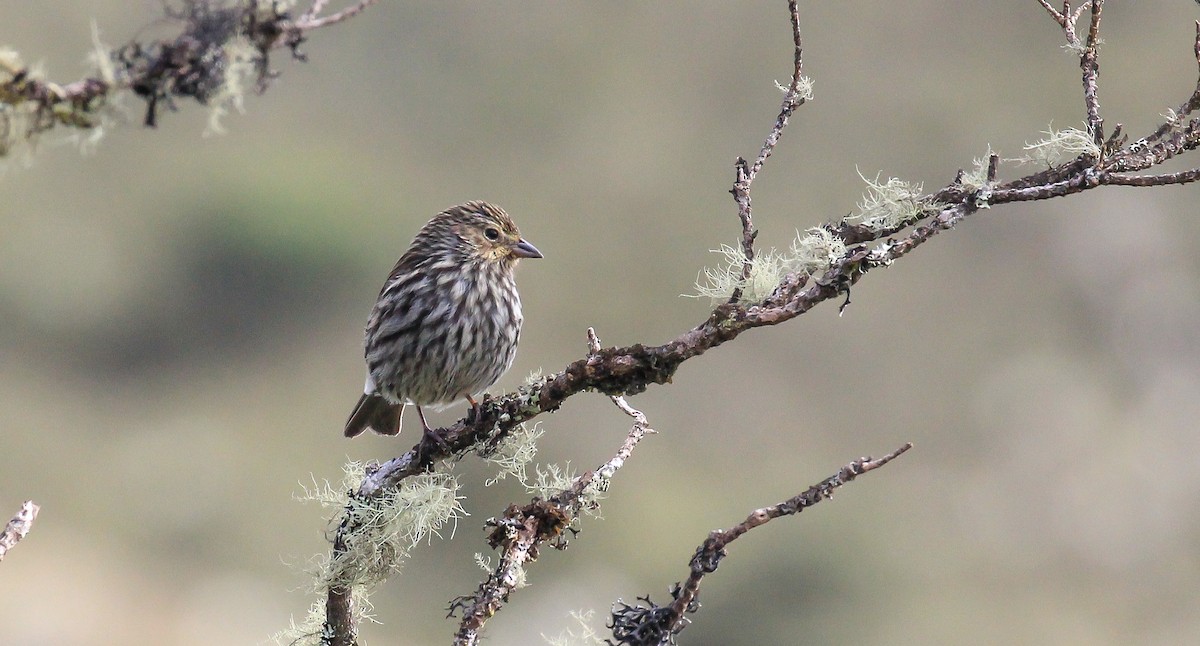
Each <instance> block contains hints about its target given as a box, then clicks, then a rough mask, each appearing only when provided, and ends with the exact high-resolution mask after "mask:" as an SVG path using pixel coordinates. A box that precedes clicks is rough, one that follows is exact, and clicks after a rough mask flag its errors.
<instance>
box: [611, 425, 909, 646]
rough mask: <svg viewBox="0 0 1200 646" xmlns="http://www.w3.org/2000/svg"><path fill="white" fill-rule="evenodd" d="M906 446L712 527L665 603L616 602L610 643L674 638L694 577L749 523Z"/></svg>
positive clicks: (644, 645)
mask: <svg viewBox="0 0 1200 646" xmlns="http://www.w3.org/2000/svg"><path fill="white" fill-rule="evenodd" d="M911 448H912V444H911V443H908V444H905V445H904V446H901V447H900V448H899V449H896V450H895V451H893V452H891V453H889V454H887V455H885V456H883V457H882V458H879V459H877V460H876V459H873V458H870V457H866V458H860V459H858V460H855V461H853V462H851V463H850V464H847V465H846V466H844V467H842V468H841V470H840V471H838V472H837V473H835V474H833V475H832V476H829V477H828V478H826V479H825V480H823V481H821V482H819V483H817V484H815V485H813V486H811V487H809V488H808V490H807V491H805V492H804V493H801V494H799V495H797V496H794V497H792V498H789V499H787V500H785V501H783V502H781V503H778V504H775V505H771V506H769V507H763V508H762V509H756V510H754V511H753V512H752V513H751V514H750V515H749V516H747V517H746V520H743V521H742V522H740V523H738V524H737V525H734V526H733V527H731V528H729V529H726V530H715V531H713V532H712V533H711V534H709V535H708V538H707V539H706V540H705V541H704V543H702V544H701V545H700V547H698V548H697V549H696V553H695V555H693V556H692V560H691V562H690V563H689V567H690V569H691V572H690V574H689V575H688V578H687V580H686V581H684V582H683V583H682V584H679V583H676V584H675V585H674V586H673V587H672V589H671V596H672V597H673V598H674V600H673V601H672V602H671V604H670V605H669V606H657V605H655V604H654V603H653V602H651V601H650V599H649V597H640V598H639V600H640V601H641V602H644V603H645V604H646V605H642V604H641V603H639V604H638V605H636V606H630V605H628V604H626V603H622V602H621V601H617V603H616V604H615V605H614V606H613V613H612V631H613V638H614V639H616V640H617V641H616V643H617V644H628V645H631V646H657V645H658V644H670V643H674V640H675V635H677V634H679V632H680V631H682V630H683V629H684V627H686V626H687V624H688V623H689V620H688V619H687V615H689V614H693V613H695V612H696V611H697V610H699V607H700V604H699V603H698V602H697V601H696V595H697V594H699V592H700V582H701V581H702V580H703V579H704V577H705V576H706V575H708V574H710V573H712V572H715V571H716V570H717V566H718V565H720V563H721V560H722V559H724V558H725V557H726V556H727V555H728V552H727V551H726V548H727V547H728V546H729V544H730V543H732V542H733V541H735V540H737V539H738V537H740V536H741V535H742V534H745V533H746V532H748V531H750V530H752V529H754V528H755V527H760V526H762V525H765V524H767V523H769V522H771V521H772V520H774V519H776V518H779V517H781V516H791V515H793V514H798V513H800V512H802V511H804V510H805V509H807V508H808V507H812V506H813V505H815V504H817V503H819V502H821V501H822V500H825V499H827V498H832V497H833V490H834V489H837V488H838V487H840V486H842V485H844V484H846V483H847V482H850V481H851V480H854V479H855V478H857V477H858V476H860V475H862V474H864V473H867V472H868V471H873V470H875V469H878V468H879V467H882V466H883V465H885V464H887V463H888V462H891V461H892V460H894V459H896V458H897V457H898V456H900V455H901V454H902V453H904V452H905V451H907V450H909V449H911Z"/></svg>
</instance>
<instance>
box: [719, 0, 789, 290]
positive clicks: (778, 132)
mask: <svg viewBox="0 0 1200 646" xmlns="http://www.w3.org/2000/svg"><path fill="white" fill-rule="evenodd" d="M788 13H789V14H790V15H791V22H792V43H793V50H792V51H793V54H792V80H791V82H790V83H789V84H788V86H787V87H786V88H784V91H783V103H782V105H781V106H780V108H779V116H778V117H776V119H775V125H774V126H773V127H772V128H771V132H769V133H768V134H767V138H766V140H765V141H763V145H762V148H761V149H760V150H759V151H758V157H756V158H755V159H754V163H753V164H750V163H748V162H747V161H746V159H745V158H744V157H738V158H737V161H736V162H735V163H734V172H735V178H734V182H733V188H732V189H730V191H729V192H730V193H732V194H733V200H734V202H736V203H737V206H738V219H739V220H741V222H742V255H744V256H745V257H746V259H745V262H743V263H742V280H743V281H745V280H746V279H748V278H750V273H751V271H752V270H753V268H754V239H755V238H756V237H758V232H757V231H755V230H754V217H753V215H752V209H751V206H750V186H751V184H753V183H754V178H755V177H757V176H758V172H759V171H761V170H762V167H763V164H765V163H766V161H767V158H769V157H770V156H771V153H772V152H773V151H774V150H775V145H776V144H778V143H779V138H780V137H781V136H782V135H783V129H784V128H786V127H787V124H788V119H789V118H791V116H792V113H793V112H795V111H796V108H798V107H800V106H801V105H804V102H805V101H807V100H808V99H807V97H806V96H805V94H804V93H803V92H801V90H800V86H801V83H802V82H803V81H804V47H803V43H802V41H801V38H800V10H799V8H798V7H797V5H796V0H789V1H788ZM741 297H742V290H741V288H736V289H734V290H733V294H732V295H731V296H730V298H729V302H730V303H736V302H738V300H739V299H741Z"/></svg>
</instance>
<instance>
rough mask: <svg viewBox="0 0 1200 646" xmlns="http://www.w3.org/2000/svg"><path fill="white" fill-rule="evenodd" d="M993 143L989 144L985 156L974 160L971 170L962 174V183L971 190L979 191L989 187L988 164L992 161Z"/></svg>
mask: <svg viewBox="0 0 1200 646" xmlns="http://www.w3.org/2000/svg"><path fill="white" fill-rule="evenodd" d="M993 154H995V153H993V152H992V145H991V144H988V147H987V152H986V153H984V155H983V157H976V158H975V159H973V160H972V164H971V170H969V171H965V172H964V173H963V176H962V185H963V187H964V188H966V189H967V190H970V191H978V190H980V189H983V188H987V185H988V178H987V174H988V165H989V164H990V163H991V158H992V155H993Z"/></svg>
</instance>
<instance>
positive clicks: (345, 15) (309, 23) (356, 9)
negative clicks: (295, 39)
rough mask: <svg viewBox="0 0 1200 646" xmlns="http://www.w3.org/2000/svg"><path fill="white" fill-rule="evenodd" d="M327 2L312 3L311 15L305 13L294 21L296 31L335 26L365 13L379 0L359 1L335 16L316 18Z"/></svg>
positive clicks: (325, 0) (318, 0) (319, 0)
mask: <svg viewBox="0 0 1200 646" xmlns="http://www.w3.org/2000/svg"><path fill="white" fill-rule="evenodd" d="M327 1H328V0H317V1H316V2H314V3H313V8H312V10H310V11H311V15H310V14H309V13H305V14H304V15H303V16H301V17H300V19H299V20H297V21H296V24H295V27H296V29H299V30H300V31H310V30H313V29H320V28H321V27H326V26H329V25H336V24H337V23H339V22H342V21H343V20H348V19H350V18H353V17H354V16H357V15H358V14H360V13H362V12H364V11H366V10H367V7H370V6H371V5H373V4H375V3H376V2H378V1H379V0H360V2H359V3H358V4H355V5H351V6H349V7H346V8H345V9H342V10H341V11H339V12H337V13H335V14H331V15H328V16H325V17H324V18H317V17H316V15H317V14H318V13H320V10H321V9H322V8H323V7H324V5H325V3H326V2H327Z"/></svg>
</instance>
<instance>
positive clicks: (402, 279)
mask: <svg viewBox="0 0 1200 646" xmlns="http://www.w3.org/2000/svg"><path fill="white" fill-rule="evenodd" d="M541 257H542V252H540V251H538V250H537V247H534V246H533V245H532V244H529V243H528V242H526V241H525V240H523V239H521V233H520V231H518V230H517V225H516V223H514V222H513V221H512V218H510V217H509V216H508V214H507V213H505V212H504V210H503V209H501V208H500V207H498V206H494V205H492V204H488V203H487V202H467V203H466V204H461V205H459V206H455V207H453V208H450V209H447V210H445V211H443V212H441V213H439V214H437V215H436V216H434V218H433V219H432V220H430V221H429V222H427V223H426V224H425V226H423V227H421V230H420V231H419V232H417V235H416V237H415V238H413V241H412V244H410V245H409V247H408V251H405V252H404V255H402V256H400V260H398V261H397V262H396V266H395V268H393V269H392V273H390V274H388V277H387V281H386V282H384V284H383V289H382V290H380V292H379V298H378V299H376V301H375V307H374V308H372V309H371V316H370V318H369V319H367V329H366V335H365V337H366V338H365V341H364V346H365V350H366V351H365V355H366V360H367V381H366V385H365V386H364V387H363V396H362V397H361V398H360V399H359V400H358V405H357V406H355V407H354V412H352V413H351V414H350V419H348V420H347V421H346V437H354V436H355V435H358V434H360V433H362V432H363V431H365V430H367V429H371V430H373V431H375V432H376V433H380V434H383V435H396V434H397V433H399V432H400V417H401V414H402V413H403V412H404V407H405V405H407V404H414V405H415V406H416V407H417V415H418V416H419V417H420V418H421V426H422V428H423V429H424V436H423V438H422V440H423V441H424V440H425V439H429V440H431V441H433V442H435V443H437V444H442V443H443V441H442V439H441V437H439V436H438V435H437V434H436V433H434V431H432V430H431V429H430V428H429V423H428V422H426V421H425V412H424V410H422V407H424V406H434V407H441V406H445V405H448V404H451V403H453V402H455V401H457V400H459V399H463V398H466V399H467V401H468V402H470V403H471V407H472V409H473V410H475V411H478V409H479V404H478V403H477V402H476V401H475V398H474V396H475V395H478V394H480V393H482V392H483V391H484V390H485V389H487V388H488V387H489V386H491V385H492V384H494V383H496V381H497V380H498V379H500V376H501V375H503V374H504V373H505V371H507V370H508V368H509V366H511V365H512V361H513V357H514V356H515V355H516V352H517V340H518V338H519V337H520V335H521V321H522V317H521V299H520V297H518V296H517V285H516V282H515V281H514V279H513V273H514V270H515V269H516V267H517V261H518V260H520V259H521V258H541Z"/></svg>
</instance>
